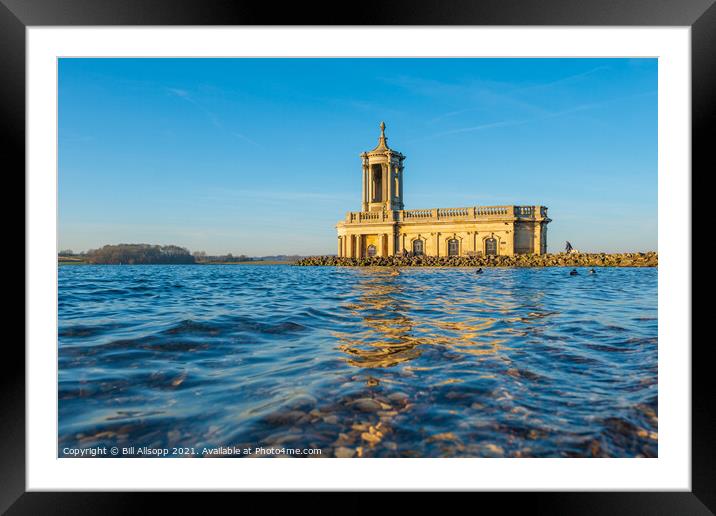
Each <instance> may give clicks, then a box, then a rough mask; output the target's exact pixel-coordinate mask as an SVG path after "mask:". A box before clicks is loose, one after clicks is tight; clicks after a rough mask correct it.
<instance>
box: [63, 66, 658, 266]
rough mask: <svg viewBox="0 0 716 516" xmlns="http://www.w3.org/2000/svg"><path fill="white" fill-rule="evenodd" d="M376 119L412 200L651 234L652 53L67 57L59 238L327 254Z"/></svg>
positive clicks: (603, 241)
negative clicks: (532, 208)
mask: <svg viewBox="0 0 716 516" xmlns="http://www.w3.org/2000/svg"><path fill="white" fill-rule="evenodd" d="M381 120H385V123H386V125H387V129H386V134H387V136H388V143H389V145H390V146H391V147H392V148H394V149H396V150H398V151H400V152H402V153H403V154H405V155H406V156H407V159H406V162H405V190H404V195H405V199H404V200H405V204H406V208H407V209H415V208H437V207H460V206H474V205H495V204H542V205H546V206H548V207H549V215H550V218H552V220H553V222H552V223H551V224H550V227H549V233H548V245H549V251H550V252H556V251H559V250H561V249H562V248H563V247H564V241H565V240H569V241H571V242H572V244H573V245H574V246H575V247H576V248H578V249H580V250H585V251H605V252H617V251H646V250H656V248H657V60H656V59H61V60H60V63H59V246H60V248H61V249H66V248H70V249H73V250H75V251H81V250H87V249H90V248H96V247H100V246H101V245H104V244H110V243H120V242H124V243H140V242H141V243H157V244H170V243H171V244H177V245H182V246H185V247H188V248H189V249H191V250H192V251H198V250H203V251H206V252H207V253H210V254H213V253H220V254H224V253H228V252H231V253H233V254H247V255H252V256H260V255H270V254H334V253H335V252H336V233H335V228H334V226H335V223H336V222H337V221H338V220H339V219H342V218H343V217H344V216H345V212H346V211H349V210H354V211H355V210H359V209H360V196H361V182H360V181H361V165H360V159H359V157H358V155H359V154H360V153H361V152H362V151H364V150H369V149H371V148H373V147H374V146H375V144H376V143H377V138H378V134H379V129H378V124H379V123H380V121H381Z"/></svg>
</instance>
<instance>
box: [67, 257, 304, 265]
mask: <svg viewBox="0 0 716 516" xmlns="http://www.w3.org/2000/svg"><path fill="white" fill-rule="evenodd" d="M292 263H296V261H295V260H247V261H245V262H196V265H290V264H292ZM57 264H58V265H89V263H88V262H87V261H86V260H84V259H83V258H77V257H74V256H58V257H57Z"/></svg>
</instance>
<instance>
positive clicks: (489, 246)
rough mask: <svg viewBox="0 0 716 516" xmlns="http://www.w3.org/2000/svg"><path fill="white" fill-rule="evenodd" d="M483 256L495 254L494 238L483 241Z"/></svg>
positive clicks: (495, 241)
mask: <svg viewBox="0 0 716 516" xmlns="http://www.w3.org/2000/svg"><path fill="white" fill-rule="evenodd" d="M485 254H492V255H496V254H497V240H496V239H494V238H488V239H487V240H485Z"/></svg>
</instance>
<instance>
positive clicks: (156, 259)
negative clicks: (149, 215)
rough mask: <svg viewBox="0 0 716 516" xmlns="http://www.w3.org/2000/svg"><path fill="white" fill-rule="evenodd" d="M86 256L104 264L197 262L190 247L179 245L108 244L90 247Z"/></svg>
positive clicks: (92, 260)
mask: <svg viewBox="0 0 716 516" xmlns="http://www.w3.org/2000/svg"><path fill="white" fill-rule="evenodd" d="M84 258H85V260H87V262H89V263H102V264H127V265H134V264H160V263H162V264H172V263H196V260H195V259H194V256H192V254H191V253H190V252H189V250H188V249H186V248H184V247H179V246H177V245H151V244H118V245H106V246H104V247H101V248H100V249H90V250H89V251H87V253H85V255H84Z"/></svg>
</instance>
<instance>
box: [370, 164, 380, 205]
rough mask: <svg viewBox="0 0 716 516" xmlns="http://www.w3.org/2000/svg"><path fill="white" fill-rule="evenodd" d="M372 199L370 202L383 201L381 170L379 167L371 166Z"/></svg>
mask: <svg viewBox="0 0 716 516" xmlns="http://www.w3.org/2000/svg"><path fill="white" fill-rule="evenodd" d="M371 168H372V176H373V187H372V190H373V197H372V198H371V202H381V201H382V200H383V169H382V167H381V166H380V165H373V166H372V167H371Z"/></svg>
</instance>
